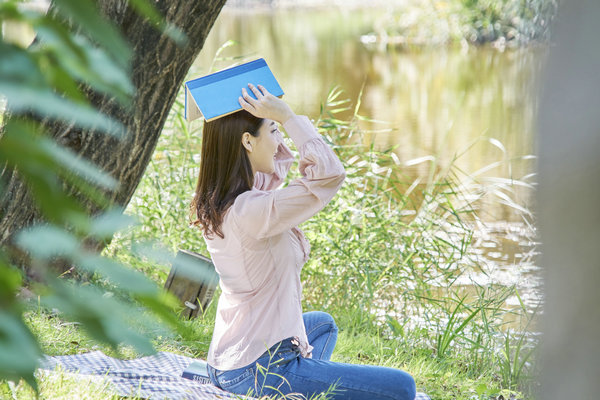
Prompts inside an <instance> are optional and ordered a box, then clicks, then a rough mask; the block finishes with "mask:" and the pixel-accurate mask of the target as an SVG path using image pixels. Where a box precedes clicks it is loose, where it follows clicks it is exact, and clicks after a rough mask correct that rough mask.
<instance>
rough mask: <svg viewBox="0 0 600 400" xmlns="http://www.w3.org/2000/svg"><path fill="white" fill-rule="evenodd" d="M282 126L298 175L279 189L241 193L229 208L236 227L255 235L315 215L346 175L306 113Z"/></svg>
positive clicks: (275, 231)
mask: <svg viewBox="0 0 600 400" xmlns="http://www.w3.org/2000/svg"><path fill="white" fill-rule="evenodd" d="M283 127H284V129H285V130H286V132H287V133H288V135H289V136H290V137H291V138H292V140H293V141H294V144H295V145H296V147H297V148H298V151H299V153H300V165H299V168H300V173H301V175H302V177H301V178H299V179H296V180H294V181H292V182H290V184H289V185H287V186H286V187H284V188H282V189H278V190H272V191H261V190H256V189H253V190H250V191H248V192H245V193H242V194H241V195H240V196H239V197H238V198H237V199H236V201H235V203H234V205H233V208H232V211H233V213H232V214H233V215H232V216H233V217H234V220H235V221H236V224H237V225H238V226H239V228H240V229H242V230H244V231H245V232H247V233H248V234H249V235H251V236H253V237H255V238H257V239H263V238H267V237H269V236H274V235H277V234H280V233H282V232H284V231H286V230H288V229H291V228H293V227H295V226H297V225H299V224H300V223H302V222H304V221H306V220H307V219H309V218H310V217H312V216H313V215H315V214H316V213H317V212H319V211H320V210H321V209H322V208H323V207H325V205H326V204H327V203H328V202H329V201H330V200H331V199H332V198H333V196H334V195H335V194H336V192H337V191H338V189H339V188H340V186H341V185H342V183H343V181H344V178H345V177H346V173H345V171H344V167H343V166H342V163H341V162H340V160H339V159H338V158H337V156H336V155H335V153H334V152H333V151H332V150H331V148H329V146H328V145H327V143H325V141H324V140H323V139H322V138H321V136H320V135H319V134H318V133H317V131H316V129H315V128H314V126H313V125H312V123H311V122H310V121H309V120H308V118H307V117H304V116H295V117H293V118H291V119H290V120H289V121H287V122H286V123H285V124H284V126H283ZM288 150H289V149H288Z"/></svg>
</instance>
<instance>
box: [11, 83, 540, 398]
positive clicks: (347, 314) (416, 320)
mask: <svg viewBox="0 0 600 400" xmlns="http://www.w3.org/2000/svg"><path fill="white" fill-rule="evenodd" d="M340 99H341V92H340V91H339V90H336V91H333V92H332V93H331V95H330V97H329V98H328V99H327V101H326V102H325V104H324V106H323V109H322V115H321V117H320V118H319V120H318V121H317V124H318V125H319V126H320V128H321V131H322V133H323V134H324V136H325V138H326V139H327V140H329V141H331V142H332V143H336V146H335V151H336V152H337V153H338V154H339V156H340V158H341V159H342V160H343V161H344V163H345V164H346V171H347V175H348V177H347V181H346V183H345V184H344V186H343V188H342V189H341V190H340V192H339V194H338V195H337V196H336V198H335V199H334V200H333V201H332V202H331V203H330V204H329V205H328V206H327V207H326V208H325V209H324V210H323V211H322V212H321V213H320V214H319V215H318V216H317V217H315V218H313V219H311V220H310V221H308V222H306V223H305V224H303V226H302V228H303V229H304V231H305V233H306V235H307V237H308V238H309V240H310V241H311V244H312V255H311V260H310V261H309V262H308V263H307V265H306V266H305V268H304V270H303V281H304V285H305V286H304V304H303V305H304V309H305V311H310V310H323V311H326V312H329V313H330V314H331V315H333V316H334V318H335V319H336V322H337V323H338V326H339V328H340V335H339V341H338V345H337V347H336V351H335V352H334V355H333V359H334V360H335V361H341V362H350V363H365V364H374V365H384V366H391V367H398V368H402V369H404V370H406V371H408V372H410V373H411V374H412V375H413V376H414V377H415V379H416V382H417V387H418V388H419V390H422V391H425V392H427V393H428V394H430V395H431V397H432V399H435V400H446V399H448V400H449V399H478V400H491V399H497V398H498V396H499V395H500V394H502V395H503V396H504V397H505V398H509V397H510V395H511V394H514V395H516V396H517V398H518V399H530V398H531V393H532V389H533V386H534V385H535V381H534V380H533V379H532V378H531V377H532V376H534V374H535V358H534V357H533V354H534V353H533V352H534V349H535V347H536V340H535V339H530V338H529V335H528V334H527V333H526V332H527V328H528V326H527V324H528V323H529V322H530V321H532V320H534V319H535V313H533V314H532V313H531V310H527V309H526V308H525V306H524V305H523V306H522V307H521V308H519V309H512V310H509V309H507V307H506V306H505V300H506V299H507V298H508V297H509V296H512V295H515V294H517V296H518V292H517V291H516V289H515V288H514V287H505V286H502V285H499V284H493V285H490V286H489V287H481V286H477V285H473V288H472V289H470V290H466V289H465V288H464V287H463V286H461V285H459V284H456V282H457V280H458V279H459V278H461V277H464V276H465V274H466V275H468V274H469V272H470V271H472V270H474V269H475V270H476V269H477V268H479V266H478V263H477V258H476V257H475V256H474V255H473V252H472V243H471V238H472V236H473V230H474V228H473V222H474V221H476V220H477V219H478V216H477V201H478V199H479V198H480V197H481V196H483V193H485V191H481V190H480V186H478V185H474V184H473V182H475V181H476V179H474V177H473V176H470V175H468V174H465V173H464V172H462V171H459V170H457V169H456V168H455V167H454V165H453V164H450V165H438V164H437V163H436V162H435V158H433V160H434V161H430V173H429V175H428V176H426V177H418V178H415V177H414V176H413V177H411V176H408V175H406V174H405V173H404V172H403V171H404V169H403V168H404V167H405V165H403V164H401V163H398V162H397V159H395V158H394V155H393V152H392V151H377V150H375V149H374V148H372V147H369V146H366V147H363V146H359V145H356V143H357V142H360V140H359V141H356V140H355V139H356V138H357V137H361V135H363V134H364V132H361V131H360V130H359V129H358V128H357V126H358V125H357V121H358V120H359V119H361V118H364V117H362V116H360V115H359V114H358V112H357V110H358V108H359V104H357V105H356V107H355V108H354V110H355V113H354V118H353V119H352V120H350V121H340V120H338V119H337V118H336V114H337V112H338V111H341V110H344V109H345V108H348V107H350V104H349V102H347V101H345V100H343V99H342V100H340ZM358 103H359V102H358ZM199 132H200V125H199V124H196V123H193V124H191V128H190V125H188V124H187V123H185V122H184V120H183V117H182V105H181V103H177V104H176V105H175V107H174V108H173V111H172V112H171V115H170V118H169V121H168V124H167V126H166V128H165V131H164V134H163V136H162V137H161V139H160V142H159V144H158V147H157V150H156V153H155V155H154V158H153V160H152V161H151V163H150V164H149V166H148V168H147V170H146V173H145V175H144V177H143V179H142V181H141V183H140V185H139V187H138V189H137V191H136V193H135V195H134V198H133V199H132V201H131V203H130V205H129V207H128V208H127V213H128V214H131V215H133V216H135V217H136V218H138V222H139V224H138V225H137V226H136V227H134V228H130V229H129V230H127V231H122V232H120V233H118V234H117V235H116V236H115V238H114V239H113V241H112V242H111V244H110V246H109V247H108V248H107V249H106V250H105V254H106V255H111V256H113V257H115V258H117V259H118V260H119V261H121V262H123V263H124V264H128V265H130V266H132V267H133V268H135V269H137V270H139V271H142V272H143V273H144V274H146V275H147V276H149V277H150V278H151V279H152V280H154V281H155V282H156V283H157V284H158V285H161V286H162V285H163V284H164V282H165V279H166V276H167V273H168V267H165V266H161V263H160V256H157V254H158V255H160V251H159V252H154V253H153V252H148V251H140V250H139V248H140V243H142V244H144V245H145V246H146V247H143V249H146V250H147V249H148V247H147V245H148V244H150V245H151V246H154V248H155V249H156V248H159V249H162V251H163V253H164V252H167V253H175V252H176V251H177V249H179V248H185V249H190V250H194V251H199V252H205V251H206V249H205V244H204V241H203V240H202V237H201V235H200V232H199V231H198V230H197V229H195V228H190V227H189V226H188V207H189V201H190V196H191V194H192V193H193V189H194V186H195V181H196V174H197V165H198V159H197V155H198V154H199V152H200V134H199ZM479 183H480V182H479ZM476 187H477V188H478V189H474V188H476ZM508 189H510V188H507V187H500V188H498V187H496V188H495V190H502V191H506V190H508ZM503 193H504V192H503ZM157 242H159V243H158V244H157ZM136 247H137V248H138V250H137V251H136ZM132 249H133V250H132ZM163 264H164V263H163ZM92 279H94V280H97V281H100V283H102V282H101V280H100V279H99V278H98V277H92ZM215 303H216V302H215V301H213V302H212V303H211V304H210V305H209V307H208V309H207V311H206V313H205V314H204V316H203V317H201V318H199V319H196V320H193V321H187V322H185V325H186V328H187V329H186V330H185V334H183V335H177V334H168V333H165V332H162V331H161V332H158V331H157V332H153V331H147V332H145V333H146V334H148V335H149V336H150V337H152V339H153V344H154V345H155V347H156V349H157V350H158V351H170V352H174V353H178V354H182V355H186V356H190V357H202V358H204V357H205V356H206V353H207V351H208V346H209V342H210V338H211V335H212V327H213V323H214V316H215V308H216V305H215ZM25 316H26V322H27V324H28V325H29V326H30V327H31V329H32V331H33V332H34V333H35V334H36V335H37V336H38V337H39V338H40V342H41V345H42V348H43V350H44V352H45V353H46V354H49V355H59V354H75V353H83V352H87V351H93V350H102V351H104V352H105V353H106V354H108V355H111V356H119V357H135V356H137V355H138V354H136V353H135V351H134V350H133V349H131V348H127V347H122V348H120V349H118V350H119V351H115V350H114V349H112V348H110V347H108V346H102V345H98V344H97V342H95V341H93V340H92V339H90V338H89V337H88V336H87V335H86V334H85V333H84V332H83V331H82V330H81V329H80V327H79V326H78V325H77V324H73V323H68V322H66V321H64V320H63V319H61V317H60V316H59V315H55V314H53V313H51V312H49V311H47V310H43V309H41V308H40V307H38V306H37V305H36V304H32V305H31V307H30V310H28V312H27V313H26V314H25ZM506 319H509V320H510V319H512V320H516V319H520V320H522V321H524V322H523V326H522V327H520V328H518V329H516V328H512V329H511V330H508V329H506V327H504V324H505V322H504V321H505V320H506ZM39 378H40V391H41V398H47V399H59V398H65V399H66V398H73V397H69V396H71V395H72V394H76V398H89V399H99V398H107V396H109V395H108V394H107V392H106V391H102V392H101V393H100V394H99V393H98V392H99V391H101V390H102V386H101V385H100V384H98V383H93V382H92V383H88V382H85V381H79V380H75V379H74V378H73V377H71V376H68V375H65V374H60V373H59V374H57V375H48V376H40V377H39ZM33 396H34V394H33V392H32V390H31V389H30V388H29V387H27V386H26V385H25V384H24V383H20V384H17V385H12V384H9V382H6V381H4V382H1V383H0V398H7V399H12V398H31V397H33Z"/></svg>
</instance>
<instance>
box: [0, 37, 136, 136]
mask: <svg viewBox="0 0 600 400" xmlns="http://www.w3.org/2000/svg"><path fill="white" fill-rule="evenodd" d="M0 51H1V49H0ZM2 63H3V61H1V60H0V64H2ZM0 68H1V66H0ZM0 74H1V71H0ZM0 93H2V94H3V95H4V96H5V97H6V101H7V104H8V105H9V107H10V109H11V111H12V112H15V113H19V112H29V111H33V112H35V113H37V114H40V115H43V116H46V117H50V118H54V119H57V120H62V121H65V122H68V123H73V124H75V125H76V126H79V127H81V128H88V129H94V130H98V131H102V132H104V133H108V134H110V135H113V136H115V137H119V138H120V137H122V136H123V135H124V133H125V127H124V126H123V125H122V124H121V123H120V122H118V121H116V120H114V119H112V118H109V117H108V116H106V115H104V114H101V113H100V112H98V111H96V110H95V109H94V108H92V107H91V106H88V105H85V104H80V103H75V102H73V101H70V100H68V99H66V98H64V97H61V96H60V95H58V94H56V93H53V92H52V91H51V90H50V89H49V88H35V87H33V85H32V84H31V82H24V83H20V84H19V83H17V82H14V81H10V80H7V79H5V77H4V76H2V75H0Z"/></svg>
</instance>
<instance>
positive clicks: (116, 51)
mask: <svg viewBox="0 0 600 400" xmlns="http://www.w3.org/2000/svg"><path fill="white" fill-rule="evenodd" d="M53 5H54V6H55V7H56V8H57V9H58V10H59V11H60V13H61V14H62V15H64V16H66V17H68V18H69V19H71V21H72V22H74V23H76V24H77V25H78V26H79V27H80V28H81V30H82V31H83V32H85V33H86V34H87V35H88V36H89V37H90V38H93V40H94V41H96V42H98V43H99V44H100V45H101V46H102V47H103V48H104V49H105V50H106V51H108V52H109V53H110V54H111V55H112V57H113V59H114V60H115V61H116V62H117V63H118V64H119V65H120V66H121V67H122V68H127V67H128V66H129V61H130V57H131V51H130V49H129V46H128V45H127V43H126V42H125V40H123V38H122V37H121V35H120V34H119V32H118V31H117V30H116V29H115V27H114V26H113V25H112V24H110V23H109V22H107V21H106V20H105V19H104V18H102V16H101V13H100V11H99V10H98V8H97V7H96V5H95V4H94V2H92V1H90V0H54V2H53Z"/></svg>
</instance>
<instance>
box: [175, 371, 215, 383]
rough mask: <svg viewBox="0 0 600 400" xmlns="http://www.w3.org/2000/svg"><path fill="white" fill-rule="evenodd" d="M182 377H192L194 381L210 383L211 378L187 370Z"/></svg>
mask: <svg viewBox="0 0 600 400" xmlns="http://www.w3.org/2000/svg"><path fill="white" fill-rule="evenodd" d="M181 377H182V378H185V379H190V380H192V381H197V382H201V383H210V378H209V377H208V376H203V375H198V374H194V373H192V372H187V371H186V372H184V373H183V374H182V375H181Z"/></svg>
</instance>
